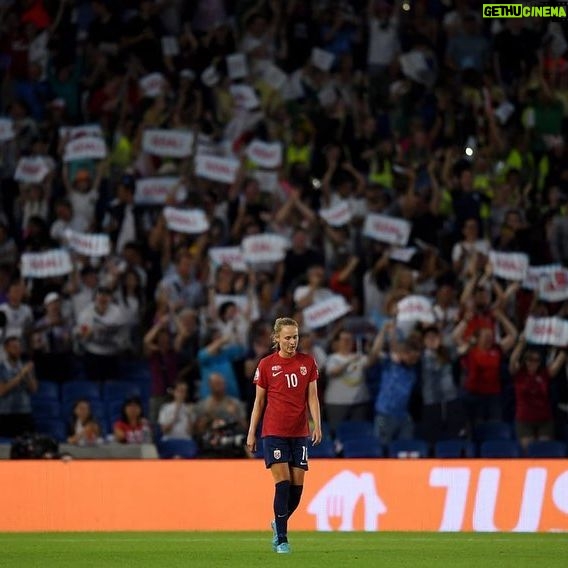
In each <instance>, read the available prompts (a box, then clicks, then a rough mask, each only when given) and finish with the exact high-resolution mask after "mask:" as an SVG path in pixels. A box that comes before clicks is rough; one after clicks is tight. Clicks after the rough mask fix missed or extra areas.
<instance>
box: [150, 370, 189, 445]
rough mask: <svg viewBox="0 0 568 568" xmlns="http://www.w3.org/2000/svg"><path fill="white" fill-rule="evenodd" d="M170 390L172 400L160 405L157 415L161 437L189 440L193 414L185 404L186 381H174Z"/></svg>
mask: <svg viewBox="0 0 568 568" xmlns="http://www.w3.org/2000/svg"><path fill="white" fill-rule="evenodd" d="M171 392H172V396H173V400H172V401H171V402H166V403H165V404H163V405H162V406H161V408H160V414H159V416H158V424H159V425H160V428H161V430H162V434H163V439H164V440H168V439H176V440H180V439H184V440H189V439H191V437H192V433H193V424H194V422H195V416H194V414H193V411H192V409H191V407H190V406H189V405H188V404H187V383H186V382H185V381H181V380H179V381H176V384H175V386H174V387H173V389H172V391H171Z"/></svg>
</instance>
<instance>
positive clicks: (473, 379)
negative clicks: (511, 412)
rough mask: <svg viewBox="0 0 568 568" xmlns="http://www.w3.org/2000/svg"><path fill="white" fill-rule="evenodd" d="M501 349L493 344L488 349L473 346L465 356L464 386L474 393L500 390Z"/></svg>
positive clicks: (494, 392)
mask: <svg viewBox="0 0 568 568" xmlns="http://www.w3.org/2000/svg"><path fill="white" fill-rule="evenodd" d="M501 361H502V355H501V349H499V347H498V346H497V345H494V346H493V347H491V349H489V350H488V351H485V350H483V349H479V347H473V348H472V349H471V350H470V351H469V353H468V354H467V355H466V357H465V361H464V365H465V368H466V379H465V385H464V388H465V389H466V390H467V391H468V392H470V393H474V394H499V393H500V392H501Z"/></svg>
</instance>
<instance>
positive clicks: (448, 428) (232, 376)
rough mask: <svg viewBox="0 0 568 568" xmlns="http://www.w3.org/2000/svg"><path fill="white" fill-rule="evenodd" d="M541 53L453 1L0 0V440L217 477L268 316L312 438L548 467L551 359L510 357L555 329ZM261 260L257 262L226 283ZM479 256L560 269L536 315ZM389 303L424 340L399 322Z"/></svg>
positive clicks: (561, 283) (529, 23) (551, 170)
mask: <svg viewBox="0 0 568 568" xmlns="http://www.w3.org/2000/svg"><path fill="white" fill-rule="evenodd" d="M565 32H566V29H565V25H564V24H563V23H559V22H553V21H550V20H547V19H530V18H523V19H510V20H494V19H483V18H482V13H481V5H480V3H478V2H475V1H467V0H416V1H414V0H407V1H400V0H396V1H390V0H378V1H377V0H370V1H366V0H351V1H336V0H313V1H294V0H288V1H287V2H279V1H277V0H260V1H258V0H256V1H253V0H235V1H232V2H230V1H227V0H225V1H224V0H191V1H182V0H124V1H122V2H111V1H109V0H19V1H10V0H2V1H0V73H1V85H0V89H1V97H0V100H1V118H0V184H1V189H0V201H1V214H0V316H1V314H4V317H1V321H0V324H2V337H3V346H4V353H3V362H2V365H1V367H0V381H1V382H0V435H2V436H5V437H7V438H10V437H13V436H16V435H18V434H21V433H22V432H24V431H26V430H30V429H33V428H35V429H36V430H39V431H43V432H48V433H55V435H56V437H58V438H59V439H60V440H69V441H70V442H71V443H78V444H93V443H97V442H98V441H100V440H105V439H107V437H108V436H109V435H112V436H113V437H114V438H115V439H116V440H117V441H119V442H125V443H139V442H143V441H149V440H151V439H154V440H158V439H160V438H161V437H162V436H165V437H170V438H174V439H179V438H186V439H189V438H192V439H193V440H195V441H197V442H198V444H199V448H200V451H201V452H202V454H203V455H208V453H210V454H211V455H215V452H216V451H218V449H219V448H220V447H221V446H223V448H224V449H225V450H226V451H227V452H228V453H230V452H232V451H234V452H235V455H238V454H239V452H240V451H241V449H240V448H241V441H242V440H241V437H240V436H241V434H242V432H244V431H246V427H247V415H248V413H249V411H250V406H251V402H252V400H253V398H254V389H253V385H252V383H251V379H252V376H253V374H254V370H255V367H256V364H257V362H258V360H259V359H260V358H261V357H262V356H264V355H265V354H267V353H268V352H270V349H271V345H272V341H271V327H272V323H273V321H274V318H275V317H280V316H291V317H294V318H295V319H296V320H297V321H298V322H299V323H300V326H301V330H300V331H301V343H300V349H301V350H303V351H306V352H309V353H312V354H313V355H314V356H315V358H316V360H317V361H318V364H319V367H320V371H321V380H320V383H321V401H322V408H323V413H324V420H325V422H326V428H327V429H328V436H329V438H330V439H333V438H336V440H337V439H338V436H337V432H338V431H339V430H340V429H341V428H343V427H344V423H345V422H346V421H347V422H348V421H351V422H353V423H358V424H360V423H364V424H366V425H370V426H369V428H368V431H367V430H365V434H364V435H365V436H368V437H369V438H372V439H374V440H376V439H377V438H378V439H379V440H380V443H381V444H383V445H388V444H389V443H391V442H393V441H397V440H405V439H417V438H418V439H421V440H424V441H425V442H426V443H427V444H429V445H430V446H429V447H430V448H432V447H433V445H434V444H435V443H436V442H438V441H441V440H447V439H460V440H464V441H471V440H474V441H475V440H476V429H477V428H478V427H479V426H480V424H482V423H484V422H489V423H499V424H500V428H501V430H500V431H499V432H497V430H496V431H495V436H497V437H505V438H515V439H516V443H518V444H520V448H521V450H526V449H527V448H528V446H529V445H530V444H531V443H532V442H534V441H536V440H553V439H557V440H564V441H566V437H567V431H566V424H567V421H568V417H567V414H566V412H567V410H568V388H567V383H566V365H565V353H564V347H565V346H566V344H567V343H568V339H567V340H566V341H564V343H563V344H562V341H554V342H553V341H546V340H545V341H540V342H539V344H536V343H531V337H528V336H527V334H526V333H525V327H526V322H527V318H528V317H534V318H556V320H555V321H556V323H557V324H558V321H560V322H563V321H564V319H563V318H565V315H566V308H567V303H566V300H567V299H568V292H567V288H568V279H566V272H565V271H563V269H562V267H563V266H566V264H567V261H568V217H567V216H566V210H567V202H568V201H567V198H568V193H567V192H568V160H567V159H566V157H567V156H566V153H567V152H566V148H567V147H566V134H567V125H568V123H567V121H566V116H567V113H568V50H567V48H568V43H567V39H566V35H565ZM156 131H160V132H159V133H158V134H160V133H161V134H163V135H164V136H163V137H162V138H159V137H158V139H157V142H155V144H154V145H152V144H149V143H148V141H147V140H146V137H145V136H144V133H148V132H156ZM168 133H175V134H180V135H182V137H181V138H175V136H174V137H172V138H168V137H167V134H168ZM184 136H185V137H184ZM188 136H189V137H188ZM81 138H84V141H85V140H87V141H88V142H89V144H93V140H95V142H96V143H97V144H98V146H97V148H98V152H99V153H97V152H93V153H91V154H89V152H88V151H87V152H83V153H81V151H80V150H79V151H78V150H77V144H75V143H76V142H77V141H78V140H79V141H80V140H81ZM180 140H183V141H187V140H189V141H190V144H191V148H190V149H189V151H187V152H185V153H182V154H176V152H175V151H173V150H171V147H174V146H176V145H177V144H178V143H181V142H180ZM160 141H161V142H162V143H163V145H165V146H169V147H170V151H168V149H167V148H166V149H164V147H159V146H160ZM74 144H75V147H74V148H75V149H73V145H74ZM254 144H256V145H257V146H256V147H257V148H260V151H259V153H258V154H254V153H253V152H252V151H251V146H252V145H254ZM176 147H177V146H176ZM101 148H102V150H101ZM263 151H264V152H265V153H266V154H270V156H268V157H267V159H266V160H263V159H262V155H261V156H260V157H258V156H259V154H262V152H263ZM272 152H274V153H275V154H274V155H275V156H276V158H275V159H274V160H272ZM205 158H219V161H217V162H214V164H217V165H218V166H219V165H220V166H219V167H221V168H222V169H223V168H224V173H225V174H226V177H223V176H221V177H219V175H218V174H215V172H212V169H214V167H213V168H212V169H211V168H209V169H207V167H204V169H202V168H201V167H198V163H199V160H200V159H201V160H203V159H205ZM269 162H270V163H269ZM144 180H151V181H152V182H153V183H155V184H156V185H157V186H158V187H160V188H161V189H160V192H159V195H153V196H150V197H149V196H148V192H147V191H146V193H145V189H144V188H145V187H146V189H147V187H148V186H144V185H143V183H141V182H143V181H144ZM164 187H165V188H166V190H164V189H163V188H164ZM167 208H170V210H173V211H175V212H178V213H179V212H181V213H183V212H187V211H190V212H192V214H195V213H196V212H197V213H199V214H200V215H201V217H200V219H201V223H202V224H201V225H200V227H199V228H198V229H192V228H191V227H189V225H191V224H192V223H193V222H194V221H195V218H194V217H192V218H191V221H188V218H184V219H186V223H187V226H181V227H180V226H179V225H175V223H173V222H172V221H171V218H168V217H167V215H165V212H166V209H167ZM373 215H386V216H389V217H391V218H396V219H398V220H401V221H403V222H404V223H405V226H407V227H408V228H409V229H410V234H409V238H408V240H407V242H401V243H398V244H401V245H403V246H399V247H394V246H393V243H392V241H391V242H389V241H388V239H386V240H385V239H381V238H378V237H377V235H376V234H372V233H369V232H368V231H366V229H365V227H366V222H367V221H368V220H369V218H371V217H372V216H373ZM370 216H371V217H370ZM182 225H183V223H182ZM72 235H75V236H77V235H79V237H81V236H82V237H87V238H91V237H92V238H91V239H90V240H88V239H87V240H88V243H90V244H92V243H93V242H94V241H93V238H95V237H97V238H98V237H101V236H104V237H105V238H107V239H108V242H109V243H110V246H109V247H108V249H103V252H102V253H101V252H100V251H99V250H98V251H97V252H96V253H93V255H92V256H90V255H88V254H86V253H85V251H84V250H83V249H81V247H78V246H76V245H74V244H73V242H76V241H73V239H72V238H71V236H72ZM262 235H270V236H277V237H280V238H282V239H284V242H285V243H286V246H285V247H283V249H282V251H281V255H280V256H277V257H270V258H268V257H267V258H261V257H257V258H256V260H254V259H253V260H252V261H250V259H249V262H243V258H242V256H240V255H241V253H242V244H243V242H244V241H246V239H248V238H250V237H259V236H262ZM101 238H102V237H101ZM72 241H73V242H72ZM255 242H257V243H259V246H260V245H263V246H268V247H270V246H273V245H272V244H271V241H268V240H267V241H262V240H258V241H255ZM53 251H59V252H61V251H65V253H66V254H67V255H68V256H67V257H66V258H69V259H70V265H69V266H68V267H67V268H66V269H63V270H61V271H59V272H58V271H57V270H51V271H50V268H49V266H48V265H49V262H47V261H46V260H45V259H46V258H47V256H45V253H49V252H53ZM223 251H225V253H226V256H223V254H221V253H222V252H223ZM215 252H217V254H215ZM229 252H230V254H229ZM493 253H518V254H519V255H520V256H519V257H510V258H515V259H517V258H520V257H522V258H524V259H526V261H527V263H528V265H529V266H530V267H538V266H544V267H547V269H548V268H550V270H556V273H557V275H558V277H557V281H556V282H555V286H556V294H555V295H554V296H550V295H548V296H546V295H543V294H541V293H540V289H539V286H538V284H537V285H536V287H535V285H534V284H532V285H531V284H530V283H528V282H527V281H524V280H522V279H521V280H520V279H518V278H515V277H512V278H507V277H506V276H505V277H503V274H502V273H499V272H496V271H495V265H494V263H492V262H491V255H492V254H493ZM42 254H43V256H42ZM34 255H36V256H34ZM502 258H509V257H502ZM26 259H28V260H29V259H32V261H33V259H35V261H37V262H39V263H42V262H43V263H44V264H43V265H42V266H43V272H41V274H39V273H37V274H32V273H31V272H30V271H29V265H28V264H27V265H26V266H28V268H24V262H23V260H26ZM32 261H30V262H32ZM551 267H552V268H551ZM555 267H556V268H555ZM410 296H414V297H418V298H419V299H420V300H424V299H427V300H428V301H429V302H430V304H429V305H430V308H431V313H429V314H428V317H425V318H424V317H415V318H412V317H410V318H405V319H404V320H403V319H402V318H399V317H398V309H399V303H400V302H401V301H403V300H404V299H405V298H407V297H410ZM338 298H341V302H343V304H342V305H343V306H344V307H345V306H346V308H345V309H343V310H342V311H340V312H338V314H339V315H337V317H332V318H331V321H325V323H324V324H322V325H320V326H317V325H316V326H314V320H313V314H314V311H313V310H312V311H311V312H310V311H309V310H310V307H311V308H313V307H314V306H316V307H317V305H318V304H320V306H322V305H327V306H329V305H330V304H329V302H330V301H331V300H337V299H338ZM326 302H327V304H326ZM333 305H334V306H336V305H337V304H333ZM420 305H423V304H420ZM307 310H308V311H307ZM308 315H309V317H308ZM560 328H561V325H560V327H559V329H560ZM341 449H342V448H341V445H337V444H336V445H335V446H334V451H335V452H337V451H340V450H341Z"/></svg>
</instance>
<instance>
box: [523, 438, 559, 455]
mask: <svg viewBox="0 0 568 568" xmlns="http://www.w3.org/2000/svg"><path fill="white" fill-rule="evenodd" d="M567 455H568V446H567V445H566V444H565V443H564V442H560V441H558V440H537V441H536V442H532V443H530V444H529V446H528V448H527V457H529V458H565V457H566V456H567Z"/></svg>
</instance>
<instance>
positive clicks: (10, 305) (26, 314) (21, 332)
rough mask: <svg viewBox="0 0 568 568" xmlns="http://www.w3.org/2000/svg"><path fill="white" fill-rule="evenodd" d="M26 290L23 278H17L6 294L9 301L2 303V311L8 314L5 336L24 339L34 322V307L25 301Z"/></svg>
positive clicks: (0, 305)
mask: <svg viewBox="0 0 568 568" xmlns="http://www.w3.org/2000/svg"><path fill="white" fill-rule="evenodd" d="M25 292H26V288H25V284H24V281H23V280H15V281H13V282H11V283H10V285H9V287H8V292H7V294H6V298H7V300H8V301H7V302H5V303H3V304H0V311H1V312H3V313H4V314H5V316H6V325H5V326H4V330H3V331H4V334H5V335H4V337H8V336H9V335H12V336H15V337H19V338H21V339H22V340H23V341H24V348H25V339H26V337H27V335H28V333H29V332H30V331H31V328H32V326H33V323H34V317H33V313H32V309H31V308H30V306H28V305H27V304H24V303H23V300H24V295H25Z"/></svg>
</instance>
